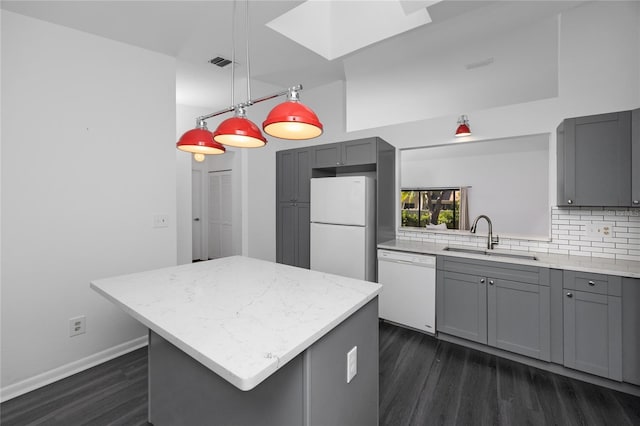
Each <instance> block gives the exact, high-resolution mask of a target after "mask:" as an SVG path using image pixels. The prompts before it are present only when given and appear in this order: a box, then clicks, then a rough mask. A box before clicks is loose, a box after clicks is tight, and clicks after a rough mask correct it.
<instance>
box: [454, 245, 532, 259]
mask: <svg viewBox="0 0 640 426" xmlns="http://www.w3.org/2000/svg"><path fill="white" fill-rule="evenodd" d="M443 250H445V251H453V252H460V253H470V254H480V255H483V256H494V257H510V258H514V259H525V260H538V258H537V257H536V256H534V255H532V254H525V253H504V252H495V251H491V250H486V249H479V248H471V247H469V248H467V247H445V248H444V249H443Z"/></svg>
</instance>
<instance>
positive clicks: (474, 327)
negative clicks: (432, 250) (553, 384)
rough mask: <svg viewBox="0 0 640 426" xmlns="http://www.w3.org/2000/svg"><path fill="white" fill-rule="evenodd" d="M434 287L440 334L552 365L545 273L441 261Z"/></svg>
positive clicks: (471, 261)
mask: <svg viewBox="0 0 640 426" xmlns="http://www.w3.org/2000/svg"><path fill="white" fill-rule="evenodd" d="M436 285H437V288H436V301H437V308H436V312H437V314H438V317H437V329H438V331H439V332H442V333H447V334H451V335H454V336H457V337H461V338H464V339H467V340H472V341H474V342H478V343H483V344H488V345H490V346H493V347H496V348H500V349H504V350H508V351H510V352H515V353H518V354H521V355H526V356H529V357H533V358H537V359H542V360H545V361H549V360H550V341H551V339H550V312H549V311H550V291H549V271H548V270H547V269H544V268H537V267H530V266H524V265H511V264H504V263H496V262H487V261H482V260H475V259H462V258H455V257H447V256H439V257H438V275H437V282H436Z"/></svg>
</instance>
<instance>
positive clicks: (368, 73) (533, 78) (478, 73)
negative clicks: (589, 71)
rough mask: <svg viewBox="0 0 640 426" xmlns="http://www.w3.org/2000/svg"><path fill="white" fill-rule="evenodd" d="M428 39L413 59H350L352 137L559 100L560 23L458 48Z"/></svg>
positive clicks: (374, 55) (400, 55)
mask: <svg viewBox="0 0 640 426" xmlns="http://www.w3.org/2000/svg"><path fill="white" fill-rule="evenodd" d="M450 25H454V23H453V22H452V23H450ZM427 36H428V33H427V34H425V41H424V45H423V46H421V48H420V49H417V51H414V52H411V54H407V52H402V51H399V50H396V51H394V52H391V53H390V55H389V56H385V57H384V59H381V57H380V54H379V53H378V52H373V51H368V52H367V51H365V52H362V53H361V54H356V55H353V56H351V57H349V58H347V59H346V60H345V75H346V77H347V129H348V130H350V131H352V130H361V129H367V128H370V127H371V123H372V122H375V123H376V127H380V126H386V125H392V124H400V123H406V122H410V121H415V120H423V119H426V118H432V117H440V116H442V115H449V114H454V115H455V114H461V113H464V112H465V111H473V110H478V109H485V108H490V107H495V106H500V105H511V104H516V103H522V102H529V101H533V100H538V99H545V98H551V97H555V96H557V94H558V24H557V18H553V19H545V20H543V21H540V22H536V23H534V24H533V25H529V26H526V27H523V28H517V29H516V30H515V31H514V30H513V29H512V30H511V31H509V32H508V34H504V33H498V34H492V35H490V36H487V37H469V38H468V39H466V40H465V41H464V42H461V43H460V42H459V43H457V44H455V45H450V44H449V41H448V40H447V39H446V38H445V39H444V40H442V39H441V38H439V42H438V43H433V40H429V39H428V37H427ZM381 60H382V61H384V66H380V63H381ZM482 63H484V64H486V65H481V66H477V65H478V64H482ZM372 70H375V72H372ZM390 82H393V83H391V84H389V83H390ZM374 88H375V89H374Z"/></svg>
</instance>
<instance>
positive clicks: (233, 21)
mask: <svg viewBox="0 0 640 426" xmlns="http://www.w3.org/2000/svg"><path fill="white" fill-rule="evenodd" d="M235 81H236V0H233V10H232V12H231V108H235V105H236V97H235V90H234V89H235Z"/></svg>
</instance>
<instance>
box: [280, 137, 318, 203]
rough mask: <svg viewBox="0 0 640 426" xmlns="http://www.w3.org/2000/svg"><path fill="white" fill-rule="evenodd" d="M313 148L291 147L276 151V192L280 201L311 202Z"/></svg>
mask: <svg viewBox="0 0 640 426" xmlns="http://www.w3.org/2000/svg"><path fill="white" fill-rule="evenodd" d="M310 156H311V149H309V148H307V149H291V150H287V151H279V152H278V153H276V173H277V177H276V179H277V185H276V192H277V198H278V201H279V202H302V203H307V202H309V179H311V164H310Z"/></svg>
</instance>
